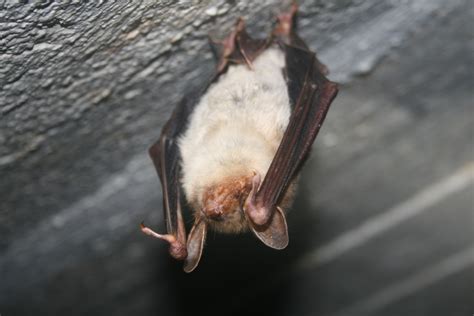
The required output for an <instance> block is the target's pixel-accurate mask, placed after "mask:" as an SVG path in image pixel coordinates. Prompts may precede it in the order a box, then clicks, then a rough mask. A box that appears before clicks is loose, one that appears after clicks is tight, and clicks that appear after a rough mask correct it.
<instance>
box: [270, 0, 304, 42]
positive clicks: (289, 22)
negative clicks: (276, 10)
mask: <svg viewBox="0 0 474 316" xmlns="http://www.w3.org/2000/svg"><path fill="white" fill-rule="evenodd" d="M297 11H298V5H297V4H296V3H295V2H293V4H292V5H291V8H290V10H289V11H288V12H283V13H280V14H279V15H278V17H277V18H278V25H277V26H276V27H275V29H274V30H273V35H276V36H283V37H285V36H289V35H290V33H291V32H292V30H293V23H294V18H295V15H296V12H297Z"/></svg>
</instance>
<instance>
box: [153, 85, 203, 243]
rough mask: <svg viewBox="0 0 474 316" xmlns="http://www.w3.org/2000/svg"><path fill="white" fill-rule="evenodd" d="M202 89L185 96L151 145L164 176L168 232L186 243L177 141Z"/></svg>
mask: <svg viewBox="0 0 474 316" xmlns="http://www.w3.org/2000/svg"><path fill="white" fill-rule="evenodd" d="M207 87H208V86H206V87H205V89H207ZM205 89H204V90H205ZM200 91H201V90H200ZM200 91H199V92H194V93H191V94H189V95H187V96H186V97H185V98H183V100H182V101H181V102H180V103H179V104H178V106H177V107H176V109H175V111H174V112H173V114H172V116H171V118H170V119H169V120H168V122H167V123H166V124H165V126H164V127H163V130H162V132H161V136H160V139H159V140H158V141H157V142H156V143H155V144H153V146H151V147H150V149H149V153H150V157H151V159H152V160H153V164H154V165H155V168H156V171H157V173H158V176H159V177H160V180H161V186H162V190H163V211H164V215H165V221H166V229H167V233H168V234H170V235H173V236H175V237H176V238H177V239H178V240H179V241H180V242H182V243H183V244H185V243H186V232H185V227H184V222H183V218H182V214H181V201H180V198H181V196H182V191H181V186H180V183H179V177H180V173H181V170H180V163H181V154H180V151H179V147H178V143H177V141H178V137H179V136H180V135H181V134H182V133H183V132H184V130H185V128H186V126H187V124H188V120H189V116H190V115H191V113H192V111H193V109H194V106H195V105H196V104H197V103H198V102H199V99H200V96H201V95H202V93H201V92H200Z"/></svg>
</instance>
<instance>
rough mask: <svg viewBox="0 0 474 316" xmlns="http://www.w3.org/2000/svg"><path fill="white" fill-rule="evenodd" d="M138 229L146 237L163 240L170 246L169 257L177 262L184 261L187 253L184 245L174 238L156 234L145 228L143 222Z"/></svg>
mask: <svg viewBox="0 0 474 316" xmlns="http://www.w3.org/2000/svg"><path fill="white" fill-rule="evenodd" d="M140 229H141V230H142V232H143V233H145V234H147V235H148V236H152V237H155V238H158V239H161V240H165V241H167V242H168V243H169V244H170V248H169V253H170V255H171V256H172V257H173V258H175V259H177V260H184V259H186V257H187V255H188V253H187V250H186V245H185V244H183V243H181V242H180V241H178V240H177V239H176V237H175V236H173V235H170V234H165V235H162V234H158V233H157V232H155V231H154V230H153V229H151V228H149V227H147V226H145V224H144V223H143V222H141V223H140Z"/></svg>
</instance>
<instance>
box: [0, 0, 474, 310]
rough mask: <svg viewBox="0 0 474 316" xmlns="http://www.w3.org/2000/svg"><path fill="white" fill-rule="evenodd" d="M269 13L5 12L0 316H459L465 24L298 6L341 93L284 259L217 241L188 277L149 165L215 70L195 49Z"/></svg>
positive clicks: (19, 6) (266, 25) (95, 8)
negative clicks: (175, 114) (158, 235)
mask: <svg viewBox="0 0 474 316" xmlns="http://www.w3.org/2000/svg"><path fill="white" fill-rule="evenodd" d="M287 5H288V2H283V3H280V2H279V1H258V2H257V1H255V2H243V1H203V2H198V1H134V2H131V1H130V2H129V1H89V2H86V1H84V2H82V1H41V2H40V1H31V2H26V1H0V63H1V65H2V66H1V67H0V115H1V117H0V314H1V315H31V314H36V315H55V314H59V313H68V314H71V315H83V314H92V315H110V314H112V313H114V314H116V315H129V314H141V315H189V314H190V313H191V312H192V311H193V309H197V310H199V311H200V313H203V314H208V315H214V314H216V315H218V314H219V315H222V314H229V315H233V314H235V315H237V314H238V315H241V314H254V313H257V312H260V313H262V312H263V313H264V314H270V315H401V314H403V315H447V314H449V315H470V314H472V312H473V311H474V305H473V301H472V296H471V295H470V293H472V289H473V288H474V280H473V273H474V271H473V265H474V237H473V236H474V230H473V227H474V226H473V222H474V218H473V212H474V201H473V196H474V188H473V181H474V165H473V160H474V139H473V138H474V127H473V126H474V124H473V123H474V122H473V121H474V115H473V114H474V113H473V108H472V99H473V95H472V87H473V86H474V76H473V73H472V65H473V57H472V51H474V43H473V38H472V29H473V27H474V25H473V22H472V21H473V20H474V9H473V5H472V2H470V1H469V0H454V1H442V0H416V1H368V0H366V1H356V0H347V1H336V0H332V1H300V7H301V13H300V15H299V20H298V26H299V30H300V33H301V35H302V37H303V38H305V39H306V40H307V41H308V44H310V46H311V47H312V48H314V49H315V50H317V51H318V54H319V56H320V58H321V59H322V60H323V62H325V63H326V64H327V65H328V66H329V68H330V69H331V75H330V77H331V79H333V80H336V81H339V82H341V83H342V87H341V92H340V95H339V96H338V98H337V99H336V101H335V102H334V105H333V108H332V109H331V111H330V113H329V115H328V118H327V120H326V123H325V125H324V127H323V129H322V131H321V133H320V136H319V137H318V139H317V141H316V144H315V147H314V151H313V156H312V158H311V159H310V160H309V162H308V164H307V166H306V168H304V170H303V177H302V181H301V182H302V183H301V185H300V188H299V193H298V198H297V201H296V203H295V206H294V207H293V210H292V212H291V213H290V215H289V226H290V246H289V247H288V249H286V250H284V251H279V252H278V251H273V250H271V249H266V248H265V247H264V246H262V245H260V244H259V243H258V242H257V241H256V240H255V238H254V237H253V236H251V235H243V236H223V235H218V234H215V235H213V234H211V235H210V238H209V240H208V242H207V247H206V249H205V253H204V256H203V260H202V263H201V265H200V266H199V268H198V269H197V270H196V271H195V272H193V274H191V275H187V274H184V273H183V272H182V270H181V265H180V264H177V263H176V262H174V261H172V260H171V259H169V258H168V255H167V251H166V246H165V245H164V244H161V243H159V242H157V241H156V240H152V239H149V238H146V237H145V236H142V235H141V233H140V232H139V230H138V223H139V222H140V221H141V220H143V219H146V221H147V223H149V224H150V225H153V226H158V227H160V228H161V229H163V227H164V226H163V223H162V214H161V193H160V187H159V182H158V179H157V177H156V175H155V171H154V170H153V167H152V165H151V162H150V161H149V159H148V157H147V154H146V149H147V147H148V146H149V145H150V144H152V143H153V142H154V141H155V140H156V138H157V137H158V135H159V131H160V128H161V126H162V124H163V122H164V121H165V120H166V119H167V118H168V116H169V114H170V112H171V111H172V109H173V106H174V104H176V102H177V101H178V100H179V99H180V97H181V96H182V95H183V93H185V91H187V90H189V89H190V88H192V87H195V86H198V85H201V84H203V81H204V79H203V78H207V77H209V76H210V74H211V73H212V71H213V66H214V64H213V63H214V61H213V56H212V54H211V51H210V49H209V47H208V43H207V42H208V39H207V38H208V35H212V36H214V37H217V38H219V37H222V36H224V35H225V34H226V32H228V30H229V29H230V28H231V26H232V24H233V23H234V21H235V19H236V18H237V17H238V16H243V17H244V18H245V19H246V20H247V24H248V27H249V28H250V30H251V31H252V32H253V33H257V34H260V35H262V34H265V33H267V32H268V31H269V30H270V29H271V25H272V21H273V20H272V17H273V16H274V15H275V14H276V13H277V12H279V11H280V10H281V8H284V7H286V6H287Z"/></svg>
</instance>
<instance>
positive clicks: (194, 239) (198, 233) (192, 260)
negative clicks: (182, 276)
mask: <svg viewBox="0 0 474 316" xmlns="http://www.w3.org/2000/svg"><path fill="white" fill-rule="evenodd" d="M206 234H207V224H206V222H205V221H203V220H198V221H197V222H196V223H194V226H193V228H192V229H191V232H190V233H189V236H188V243H187V245H186V248H187V250H188V256H187V257H186V259H185V260H184V271H185V272H188V273H189V272H192V271H193V270H194V269H195V268H196V267H197V265H198V263H199V260H200V259H201V254H202V249H203V247H204V241H205V240H206Z"/></svg>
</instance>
